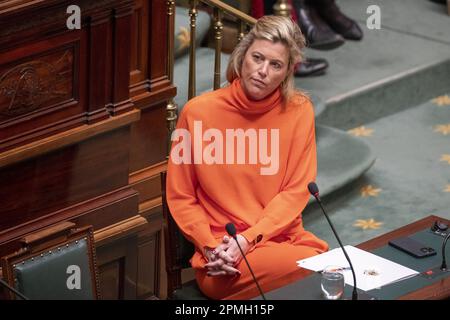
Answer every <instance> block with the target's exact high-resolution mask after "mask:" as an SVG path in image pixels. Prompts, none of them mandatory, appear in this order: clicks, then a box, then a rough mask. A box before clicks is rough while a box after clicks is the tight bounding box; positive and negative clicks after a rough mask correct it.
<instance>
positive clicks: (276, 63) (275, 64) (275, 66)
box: [272, 62, 281, 70]
mask: <svg viewBox="0 0 450 320" xmlns="http://www.w3.org/2000/svg"><path fill="white" fill-rule="evenodd" d="M272 66H273V67H274V68H275V69H277V70H279V69H281V64H279V63H278V62H273V63H272Z"/></svg>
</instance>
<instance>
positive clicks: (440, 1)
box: [430, 0, 447, 4]
mask: <svg viewBox="0 0 450 320" xmlns="http://www.w3.org/2000/svg"><path fill="white" fill-rule="evenodd" d="M430 1H431V2H436V3H440V4H447V0H430Z"/></svg>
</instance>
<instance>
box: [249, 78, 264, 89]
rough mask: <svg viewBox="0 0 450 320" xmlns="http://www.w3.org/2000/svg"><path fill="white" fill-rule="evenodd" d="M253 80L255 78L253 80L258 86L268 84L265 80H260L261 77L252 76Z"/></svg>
mask: <svg viewBox="0 0 450 320" xmlns="http://www.w3.org/2000/svg"><path fill="white" fill-rule="evenodd" d="M252 80H253V82H254V83H255V84H257V85H258V86H262V87H265V86H266V84H265V83H264V82H263V81H261V80H259V79H255V78H252Z"/></svg>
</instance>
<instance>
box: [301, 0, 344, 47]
mask: <svg viewBox="0 0 450 320" xmlns="http://www.w3.org/2000/svg"><path fill="white" fill-rule="evenodd" d="M293 4H294V10H295V11H296V13H297V16H298V25H299V27H300V29H301V30H302V32H303V34H304V36H305V38H306V43H307V46H308V47H310V48H312V49H318V50H331V49H334V48H337V47H339V46H341V45H343V44H344V42H345V40H344V38H342V36H341V35H339V34H336V32H334V31H333V30H331V28H330V27H329V26H328V25H327V24H326V23H325V22H324V21H323V20H322V19H321V18H320V17H319V15H318V14H317V12H316V11H315V10H314V9H313V8H311V7H309V6H307V5H306V4H305V0H294V1H293Z"/></svg>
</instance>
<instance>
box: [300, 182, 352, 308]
mask: <svg viewBox="0 0 450 320" xmlns="http://www.w3.org/2000/svg"><path fill="white" fill-rule="evenodd" d="M308 191H309V193H311V194H312V195H313V196H314V198H316V200H317V203H319V206H320V208H321V209H322V211H323V213H324V214H325V217H326V218H327V220H328V224H329V225H330V227H331V230H333V233H334V236H335V237H336V239H337V241H338V242H339V245H340V246H341V249H342V251H343V252H344V255H345V258H346V259H347V261H348V263H349V264H350V269H351V270H352V275H353V293H352V300H358V292H357V290H356V274H355V270H354V269H353V265H352V262H351V261H350V257H349V256H348V254H347V252H346V251H345V249H344V246H343V245H342V242H341V239H339V236H338V234H337V232H336V230H335V229H334V226H333V224H332V223H331V220H330V218H329V217H328V214H327V213H326V212H325V209H324V208H323V206H322V202H321V201H320V197H319V187H317V184H315V183H314V182H310V183H309V184H308Z"/></svg>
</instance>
